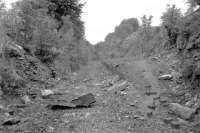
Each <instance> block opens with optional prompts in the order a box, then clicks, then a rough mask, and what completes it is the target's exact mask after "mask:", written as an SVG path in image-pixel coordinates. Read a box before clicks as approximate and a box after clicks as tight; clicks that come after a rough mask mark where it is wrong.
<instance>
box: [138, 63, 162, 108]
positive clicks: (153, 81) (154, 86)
mask: <svg viewBox="0 0 200 133" xmlns="http://www.w3.org/2000/svg"><path fill="white" fill-rule="evenodd" d="M136 64H137V65H138V67H139V68H141V69H143V71H144V72H143V75H144V79H145V80H146V82H147V83H149V85H148V86H146V93H149V94H150V95H149V96H146V97H144V102H143V104H144V105H142V104H141V108H143V107H142V106H145V109H146V110H148V107H147V106H148V105H150V104H152V103H153V102H154V99H155V98H157V97H159V95H160V94H161V91H162V90H161V87H160V85H159V83H158V82H159V81H158V79H157V77H155V76H154V75H153V73H152V71H153V70H152V65H150V64H149V63H147V61H146V60H140V61H137V62H136ZM151 93H152V94H153V95H151Z"/></svg>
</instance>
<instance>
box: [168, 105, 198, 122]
mask: <svg viewBox="0 0 200 133" xmlns="http://www.w3.org/2000/svg"><path fill="white" fill-rule="evenodd" d="M169 108H170V110H171V111H172V112H173V113H174V114H176V115H178V116H179V117H181V118H182V119H184V120H188V119H190V118H191V117H192V115H193V114H194V113H195V112H196V110H195V109H191V108H189V107H186V106H182V105H180V104H178V103H171V104H169Z"/></svg>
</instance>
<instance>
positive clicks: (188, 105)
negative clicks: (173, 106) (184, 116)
mask: <svg viewBox="0 0 200 133" xmlns="http://www.w3.org/2000/svg"><path fill="white" fill-rule="evenodd" d="M185 105H186V106H187V107H192V106H193V105H194V101H193V100H190V101H188V102H186V103H185Z"/></svg>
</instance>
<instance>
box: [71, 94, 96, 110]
mask: <svg viewBox="0 0 200 133" xmlns="http://www.w3.org/2000/svg"><path fill="white" fill-rule="evenodd" d="M95 102H96V100H95V97H94V95H93V94H92V93H89V94H86V95H83V96H80V97H78V98H77V99H74V100H72V101H71V103H72V104H74V105H75V106H76V107H90V106H91V105H92V104H93V103H95Z"/></svg>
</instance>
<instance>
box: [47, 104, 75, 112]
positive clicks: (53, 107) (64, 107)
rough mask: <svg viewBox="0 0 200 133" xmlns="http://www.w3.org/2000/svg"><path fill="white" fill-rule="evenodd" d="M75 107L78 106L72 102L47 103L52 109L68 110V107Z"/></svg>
mask: <svg viewBox="0 0 200 133" xmlns="http://www.w3.org/2000/svg"><path fill="white" fill-rule="evenodd" d="M75 107H76V106H75V105H73V104H70V103H65V104H62V103H60V104H59V103H58V104H49V105H47V108H48V109H51V110H66V109H73V108H75Z"/></svg>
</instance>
